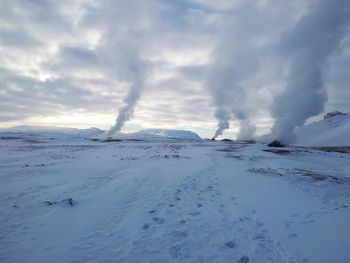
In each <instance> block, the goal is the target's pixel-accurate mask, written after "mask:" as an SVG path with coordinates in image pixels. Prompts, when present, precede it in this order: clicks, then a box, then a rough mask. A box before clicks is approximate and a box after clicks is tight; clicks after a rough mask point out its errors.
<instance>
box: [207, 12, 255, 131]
mask: <svg viewBox="0 0 350 263" xmlns="http://www.w3.org/2000/svg"><path fill="white" fill-rule="evenodd" d="M239 18H240V20H239V21H238V20H234V19H232V18H231V17H228V18H227V20H226V24H225V26H224V29H223V32H222V34H221V36H220V38H219V41H218V43H217V45H216V47H215V49H214V52H213V58H212V64H211V66H210V68H209V78H208V80H207V83H206V84H207V86H208V88H209V91H210V92H211V95H212V98H213V103H214V106H215V118H216V119H217V121H218V124H217V129H216V131H215V134H214V136H213V138H216V137H218V136H220V135H222V134H223V132H224V131H225V130H226V129H228V128H229V127H230V124H229V122H230V120H231V118H236V119H238V120H239V122H240V131H239V136H240V137H241V138H246V137H247V138H248V137H251V136H252V135H253V133H254V131H255V128H254V125H252V124H250V121H249V114H248V111H249V110H248V103H247V100H246V96H247V89H248V88H247V87H246V86H244V85H243V84H242V82H243V81H244V80H246V79H247V78H248V77H250V76H252V75H253V74H254V73H255V72H256V70H257V67H258V61H257V56H255V51H254V50H253V48H252V38H253V36H254V31H253V32H252V33H248V31H247V30H246V28H245V26H246V27H250V26H251V25H250V24H251V23H250V15H248V14H247V16H244V15H243V16H240V17H239ZM248 127H249V128H248ZM246 132H248V133H249V134H247V133H246Z"/></svg>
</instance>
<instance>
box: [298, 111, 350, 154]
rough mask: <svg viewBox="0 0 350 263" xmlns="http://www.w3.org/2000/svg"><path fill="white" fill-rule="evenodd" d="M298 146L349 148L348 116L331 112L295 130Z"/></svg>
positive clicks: (349, 127)
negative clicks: (321, 118) (319, 119)
mask: <svg viewBox="0 0 350 263" xmlns="http://www.w3.org/2000/svg"><path fill="white" fill-rule="evenodd" d="M296 134H297V137H298V139H297V142H296V143H295V144H296V145H300V146H320V147H321V146H350V135H349V134H350V115H349V114H344V113H340V112H332V113H328V114H327V115H325V117H324V119H323V120H321V121H318V122H313V123H310V124H307V125H304V126H302V127H300V128H298V129H297V130H296Z"/></svg>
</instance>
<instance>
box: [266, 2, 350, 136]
mask: <svg viewBox="0 0 350 263" xmlns="http://www.w3.org/2000/svg"><path fill="white" fill-rule="evenodd" d="M349 14H350V2H349V1H348V0H322V1H317V3H316V4H315V5H313V6H311V8H310V10H309V12H308V13H306V14H305V15H304V16H303V17H302V18H301V19H300V20H299V21H298V22H297V23H296V25H295V27H294V28H293V29H292V30H291V31H290V32H288V33H286V34H285V35H284V36H283V37H282V46H283V47H284V50H285V51H286V53H287V56H289V58H290V60H291V64H290V68H289V76H288V79H287V87H286V89H285V90H284V91H283V92H282V93H281V94H280V95H278V96H277V97H276V98H275V100H274V103H273V105H272V108H271V111H272V115H273V116H274V117H275V123H274V126H273V128H272V135H273V136H274V137H275V138H276V139H278V140H280V141H282V142H284V143H293V142H294V141H295V139H296V135H295V133H294V130H295V128H296V127H298V126H301V125H303V124H304V123H305V121H306V120H307V119H308V118H310V117H312V116H315V115H318V114H320V113H321V112H323V111H324V106H325V102H326V101H327V94H326V90H325V88H324V80H323V74H324V72H325V71H326V70H327V62H328V58H329V56H330V55H331V53H332V52H333V51H334V50H335V49H337V48H338V46H339V43H340V42H341V40H342V38H343V36H344V33H345V30H346V26H348V25H349V24H348V23H349V19H350V15H349Z"/></svg>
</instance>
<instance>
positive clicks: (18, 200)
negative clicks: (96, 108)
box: [0, 133, 350, 263]
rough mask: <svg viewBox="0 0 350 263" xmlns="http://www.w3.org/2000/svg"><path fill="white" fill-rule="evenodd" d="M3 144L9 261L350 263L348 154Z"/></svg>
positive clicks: (73, 142)
mask: <svg viewBox="0 0 350 263" xmlns="http://www.w3.org/2000/svg"><path fill="white" fill-rule="evenodd" d="M1 136H2V137H1V140H0V182H1V184H0V198H1V206H0V262H2V263H5V262H11V263H13V262H36V263H38V262H60V263H62V262H82V263H85V262H152V263H154V262H200V263H202V262H208V263H209V262H210V263H212V262H241V263H243V262H258V263H264V262H276V263H282V262H303V263H306V262H316V263H322V262H337V263H342V262H344V263H347V262H350V250H349V248H350V228H349V223H350V177H349V176H350V175H349V172H350V155H349V154H345V153H335V152H322V151H317V150H311V149H305V148H284V149H283V150H282V151H280V150H278V151H273V152H271V151H270V150H271V148H267V147H266V146H265V145H263V144H243V143H241V144H240V143H232V142H212V141H204V140H203V141H183V140H153V141H148V142H145V141H125V140H124V141H121V142H118V141H116V142H108V143H107V142H104V143H103V142H93V141H87V140H83V139H82V138H77V137H76V138H70V137H62V138H58V137H55V138H51V139H50V138H49V137H48V136H40V135H29V134H17V135H16V136H14V134H12V133H8V134H7V133H4V134H1ZM265 150H269V151H265Z"/></svg>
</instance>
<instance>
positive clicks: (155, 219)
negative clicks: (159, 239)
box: [152, 216, 165, 224]
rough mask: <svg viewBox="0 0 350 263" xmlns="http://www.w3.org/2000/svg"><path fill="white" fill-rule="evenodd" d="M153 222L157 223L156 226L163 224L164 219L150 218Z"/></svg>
mask: <svg viewBox="0 0 350 263" xmlns="http://www.w3.org/2000/svg"><path fill="white" fill-rule="evenodd" d="M152 219H153V221H155V222H157V223H158V224H163V223H164V222H165V220H164V218H161V217H157V216H154V217H152Z"/></svg>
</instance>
